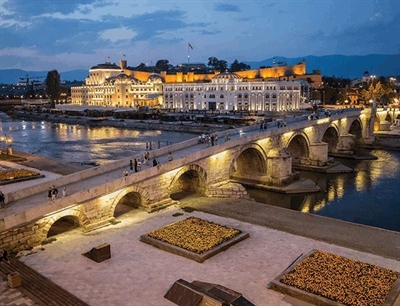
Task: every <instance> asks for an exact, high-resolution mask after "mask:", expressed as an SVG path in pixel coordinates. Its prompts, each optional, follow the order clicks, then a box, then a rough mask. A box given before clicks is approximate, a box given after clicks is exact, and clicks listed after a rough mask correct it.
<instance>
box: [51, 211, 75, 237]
mask: <svg viewBox="0 0 400 306" xmlns="http://www.w3.org/2000/svg"><path fill="white" fill-rule="evenodd" d="M79 226H80V225H79V219H78V218H77V217H76V216H64V217H61V218H60V219H58V220H57V221H56V222H54V223H53V224H52V225H51V227H50V228H49V230H48V232H47V238H50V237H53V236H56V235H59V234H62V233H65V232H68V231H71V230H73V229H75V228H78V227H79Z"/></svg>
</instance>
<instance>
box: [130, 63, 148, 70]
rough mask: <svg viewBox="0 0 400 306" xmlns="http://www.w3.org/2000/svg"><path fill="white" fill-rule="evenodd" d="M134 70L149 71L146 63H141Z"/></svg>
mask: <svg viewBox="0 0 400 306" xmlns="http://www.w3.org/2000/svg"><path fill="white" fill-rule="evenodd" d="M133 70H137V71H147V66H146V64H144V63H140V65H138V66H136V67H135V68H134V69H133Z"/></svg>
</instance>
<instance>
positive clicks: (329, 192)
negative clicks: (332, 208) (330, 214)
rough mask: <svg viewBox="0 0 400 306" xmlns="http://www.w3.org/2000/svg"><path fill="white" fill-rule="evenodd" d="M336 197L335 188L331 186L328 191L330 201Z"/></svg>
mask: <svg viewBox="0 0 400 306" xmlns="http://www.w3.org/2000/svg"><path fill="white" fill-rule="evenodd" d="M335 195H336V190H335V187H333V186H329V188H328V190H327V197H328V201H329V202H332V201H333V200H334V199H335Z"/></svg>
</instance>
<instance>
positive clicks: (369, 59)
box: [244, 54, 400, 79]
mask: <svg viewBox="0 0 400 306" xmlns="http://www.w3.org/2000/svg"><path fill="white" fill-rule="evenodd" d="M303 59H304V60H305V61H306V67H307V72H308V73H311V72H312V71H313V70H320V71H321V74H322V75H323V76H336V77H343V78H349V79H356V78H360V77H361V76H362V75H363V74H364V72H365V71H368V72H369V74H370V75H376V76H377V77H380V76H385V77H388V76H395V77H397V76H399V75H400V54H393V55H383V54H371V55H360V56H359V55H352V56H346V55H325V56H313V55H309V56H305V57H297V58H288V57H280V56H276V57H275V62H280V61H283V62H286V63H287V64H288V65H294V64H297V63H299V62H300V61H302V60H303ZM272 62H273V58H269V59H265V60H263V61H260V62H244V63H245V64H247V65H250V66H251V68H252V69H257V68H259V67H261V66H272Z"/></svg>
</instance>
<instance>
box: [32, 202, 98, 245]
mask: <svg viewBox="0 0 400 306" xmlns="http://www.w3.org/2000/svg"><path fill="white" fill-rule="evenodd" d="M89 224H90V220H89V218H88V217H87V216H86V215H85V214H84V213H83V212H82V211H80V210H79V209H72V210H66V211H65V212H64V213H62V214H60V213H57V214H56V215H53V216H51V217H50V218H48V219H47V220H46V221H45V225H44V227H43V230H42V231H41V234H40V237H39V238H40V241H44V240H46V239H47V238H49V237H51V236H55V235H58V234H61V233H64V232H67V231H69V230H71V229H73V228H77V227H80V226H81V227H83V228H86V227H87V225H89Z"/></svg>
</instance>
